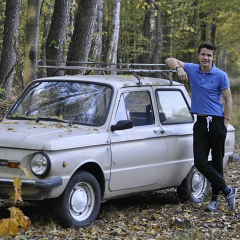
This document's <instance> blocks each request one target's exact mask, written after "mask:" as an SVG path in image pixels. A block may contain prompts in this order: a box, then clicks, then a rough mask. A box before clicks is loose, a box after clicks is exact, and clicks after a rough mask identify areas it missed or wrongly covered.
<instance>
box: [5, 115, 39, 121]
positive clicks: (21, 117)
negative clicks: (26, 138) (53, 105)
mask: <svg viewBox="0 0 240 240" xmlns="http://www.w3.org/2000/svg"><path fill="white" fill-rule="evenodd" d="M9 118H15V119H19V120H35V121H36V122H39V118H37V117H34V116H32V117H26V116H9Z"/></svg>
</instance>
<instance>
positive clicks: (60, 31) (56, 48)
mask: <svg viewBox="0 0 240 240" xmlns="http://www.w3.org/2000/svg"><path fill="white" fill-rule="evenodd" d="M70 2H71V0H56V1H55V5H54V12H53V16H52V22H51V27H50V30H49V33H48V38H47V43H46V60H54V62H49V65H54V66H56V65H58V66H59V65H61V64H62V63H61V62H62V61H63V60H64V59H63V58H64V49H65V48H64V43H65V40H66V32H67V30H66V29H67V25H68V21H69V10H70ZM53 73H55V74H54V75H58V76H59V75H63V74H64V71H57V72H56V69H50V68H48V69H47V75H48V76H51V75H52V74H53Z"/></svg>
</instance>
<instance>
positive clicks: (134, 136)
mask: <svg viewBox="0 0 240 240" xmlns="http://www.w3.org/2000/svg"><path fill="white" fill-rule="evenodd" d="M152 98H153V93H152V92H151V87H149V88H148V87H145V88H133V89H132V90H131V91H130V90H125V91H122V92H121V93H120V94H119V103H118V106H117V109H116V114H115V115H114V118H113V121H112V122H114V124H116V123H117V122H118V121H119V120H132V121H133V128H130V129H125V130H118V131H113V132H110V139H111V153H112V166H111V177H110V182H109V188H110V190H111V191H116V190H122V189H129V188H137V187H143V186H146V187H148V186H151V185H155V184H156V183H157V182H158V180H159V176H162V177H164V174H165V171H164V169H163V168H162V167H161V166H162V164H164V162H165V161H166V141H165V135H164V132H162V131H161V129H160V127H159V125H157V124H156V119H155V115H156V114H155V112H156V104H155V103H154V102H153V101H152Z"/></svg>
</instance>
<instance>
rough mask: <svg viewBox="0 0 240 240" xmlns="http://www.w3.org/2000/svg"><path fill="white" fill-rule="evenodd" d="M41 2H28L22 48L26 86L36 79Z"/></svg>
mask: <svg viewBox="0 0 240 240" xmlns="http://www.w3.org/2000/svg"><path fill="white" fill-rule="evenodd" d="M41 4H42V0H28V10H27V22H26V33H25V46H24V82H25V84H28V83H29V82H31V81H32V80H34V79H36V78H37V72H38V66H37V59H38V32H39V16H40V9H41Z"/></svg>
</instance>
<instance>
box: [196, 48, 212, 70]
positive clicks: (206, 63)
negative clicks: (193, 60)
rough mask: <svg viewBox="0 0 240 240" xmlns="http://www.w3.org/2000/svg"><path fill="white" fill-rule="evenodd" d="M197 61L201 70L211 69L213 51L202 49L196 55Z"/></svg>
mask: <svg viewBox="0 0 240 240" xmlns="http://www.w3.org/2000/svg"><path fill="white" fill-rule="evenodd" d="M198 59H199V63H200V65H201V67H202V68H204V69H209V70H210V69H211V68H212V62H213V60H214V55H213V50H209V49H207V48H202V49H201V51H200V53H199V54H198Z"/></svg>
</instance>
